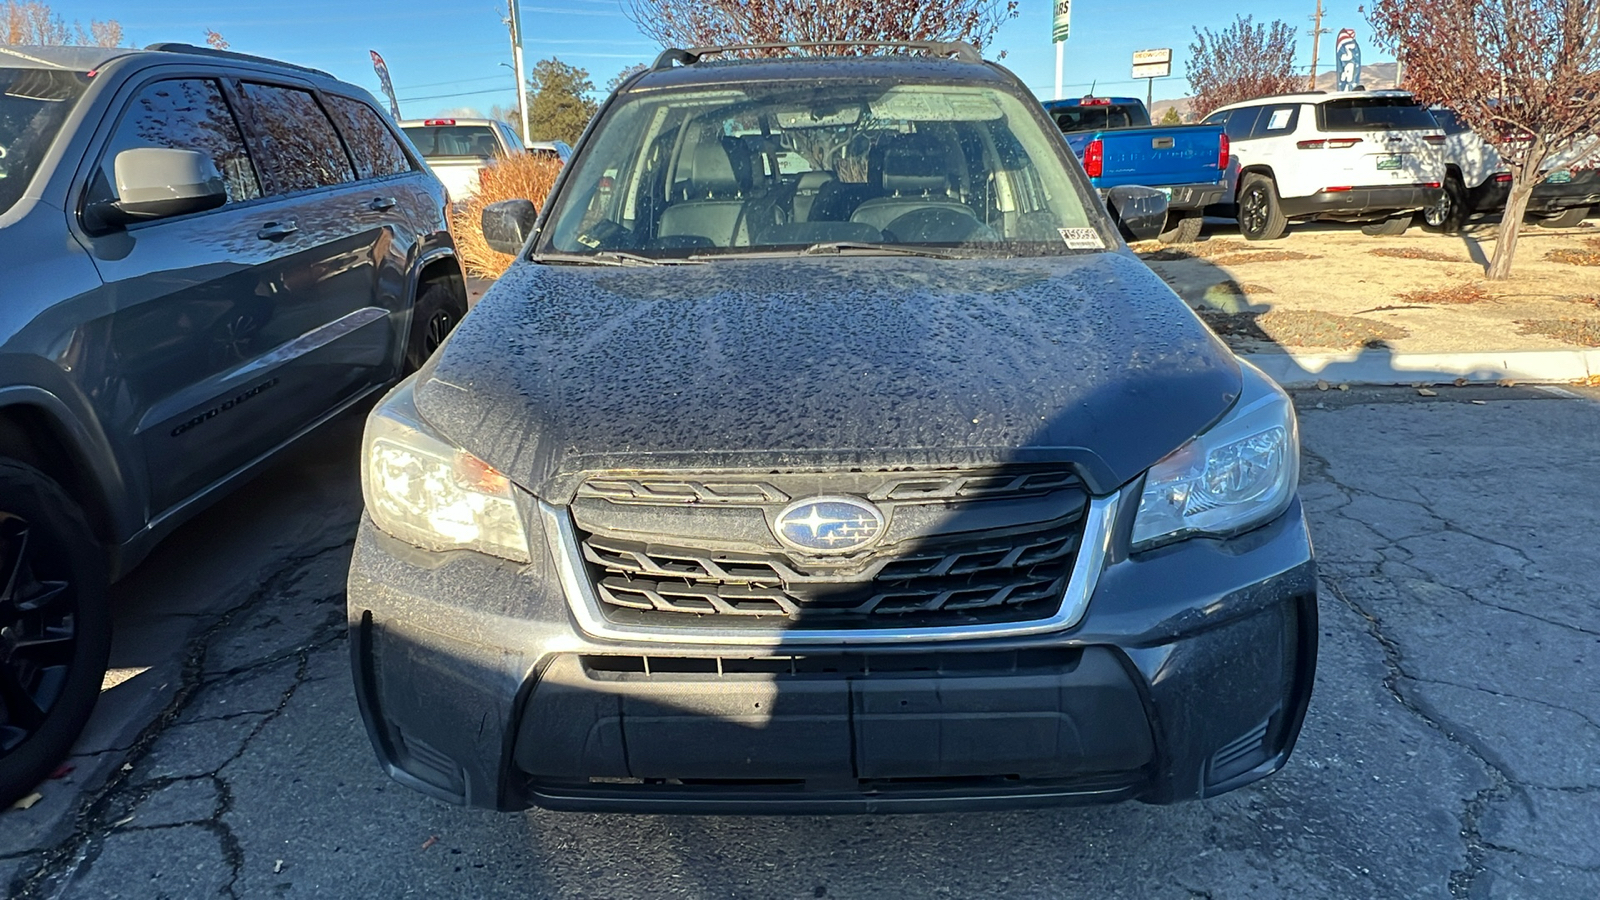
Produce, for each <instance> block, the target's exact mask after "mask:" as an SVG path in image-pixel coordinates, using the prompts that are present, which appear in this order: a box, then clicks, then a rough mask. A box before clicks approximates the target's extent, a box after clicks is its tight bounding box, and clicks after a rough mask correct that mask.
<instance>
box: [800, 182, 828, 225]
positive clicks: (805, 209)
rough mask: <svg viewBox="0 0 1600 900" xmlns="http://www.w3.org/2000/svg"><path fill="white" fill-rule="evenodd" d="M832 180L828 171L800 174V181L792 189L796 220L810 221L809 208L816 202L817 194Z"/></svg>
mask: <svg viewBox="0 0 1600 900" xmlns="http://www.w3.org/2000/svg"><path fill="white" fill-rule="evenodd" d="M834 180H835V179H834V177H833V173H832V172H828V171H817V172H806V173H805V174H803V175H801V176H800V181H799V182H798V183H797V184H796V185H795V189H794V201H793V202H794V206H793V209H794V220H795V221H796V222H807V221H810V217H811V209H812V207H813V206H814V205H815V204H816V202H817V196H818V195H819V194H820V193H821V192H822V189H823V188H824V187H825V186H827V185H828V184H830V183H832V182H833V181H834Z"/></svg>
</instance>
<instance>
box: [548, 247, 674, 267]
mask: <svg viewBox="0 0 1600 900" xmlns="http://www.w3.org/2000/svg"><path fill="white" fill-rule="evenodd" d="M530 258H531V259H532V260H533V261H534V262H540V263H555V264H557V265H569V266H698V265H702V264H704V262H705V261H704V260H699V259H675V258H666V259H658V258H656V257H653V256H644V255H642V254H638V253H628V252H626V251H623V250H605V251H602V252H600V253H535V254H533V256H532V257H530Z"/></svg>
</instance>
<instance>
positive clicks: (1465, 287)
mask: <svg viewBox="0 0 1600 900" xmlns="http://www.w3.org/2000/svg"><path fill="white" fill-rule="evenodd" d="M1395 296H1396V297H1397V298H1399V299H1401V300H1404V301H1405V302H1407V303H1454V304H1466V303H1479V302H1481V301H1484V300H1487V299H1489V292H1488V291H1486V290H1484V289H1483V285H1479V284H1458V285H1456V286H1455V287H1447V288H1439V289H1438V290H1433V291H1403V292H1401V293H1399V294H1396V295H1395Z"/></svg>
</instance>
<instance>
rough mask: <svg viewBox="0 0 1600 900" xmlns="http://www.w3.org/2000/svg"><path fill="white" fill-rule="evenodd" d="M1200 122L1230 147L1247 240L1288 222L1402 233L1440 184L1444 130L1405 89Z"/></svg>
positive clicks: (1265, 103) (1255, 105)
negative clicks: (1354, 224)
mask: <svg viewBox="0 0 1600 900" xmlns="http://www.w3.org/2000/svg"><path fill="white" fill-rule="evenodd" d="M1204 122H1205V124H1208V125H1221V126H1223V130H1224V131H1225V132H1226V133H1227V135H1228V139H1229V141H1230V142H1231V144H1232V148H1233V158H1232V159H1231V160H1229V165H1228V179H1229V187H1230V188H1231V189H1232V191H1233V196H1234V197H1235V202H1236V203H1237V204H1238V218H1239V232H1240V233H1241V234H1243V235H1244V236H1245V238H1247V239H1248V240H1252V241H1267V240H1273V239H1274V238H1279V237H1282V236H1283V233H1284V231H1285V230H1286V229H1287V228H1288V225H1289V220H1290V219H1327V220H1332V221H1336V222H1361V223H1364V224H1363V226H1362V229H1361V230H1362V231H1364V232H1366V233H1367V234H1401V233H1403V232H1404V231H1405V230H1406V228H1407V226H1409V225H1410V224H1411V219H1412V216H1413V215H1415V214H1416V212H1417V210H1419V209H1424V208H1426V207H1428V206H1430V205H1432V204H1434V203H1435V202H1436V201H1437V200H1438V198H1439V194H1440V191H1441V187H1442V183H1443V182H1444V166H1443V163H1442V162H1441V161H1440V155H1439V144H1440V143H1441V142H1442V141H1443V140H1444V133H1443V132H1442V131H1441V130H1440V128H1439V126H1438V125H1437V124H1436V123H1435V122H1434V120H1433V117H1432V116H1431V115H1429V114H1428V110H1427V109H1425V108H1424V107H1422V106H1420V105H1418V104H1417V101H1416V99H1415V98H1414V97H1412V96H1411V95H1410V94H1409V93H1406V92H1405V91H1340V92H1336V93H1327V92H1316V93H1306V94H1281V95H1278V96H1274V97H1260V98H1257V99H1255V100H1247V101H1245V102H1243V103H1235V104H1233V105H1232V106H1224V107H1222V108H1221V109H1218V110H1216V111H1215V112H1213V113H1211V114H1210V115H1208V116H1206V117H1205V119H1204Z"/></svg>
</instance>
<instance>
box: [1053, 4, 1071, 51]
mask: <svg viewBox="0 0 1600 900" xmlns="http://www.w3.org/2000/svg"><path fill="white" fill-rule="evenodd" d="M1055 3H1056V16H1055V22H1054V23H1053V26H1052V27H1051V29H1050V39H1051V40H1052V41H1055V42H1056V43H1058V44H1059V43H1062V42H1063V41H1065V40H1066V39H1067V34H1068V33H1069V32H1071V31H1072V0H1055Z"/></svg>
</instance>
